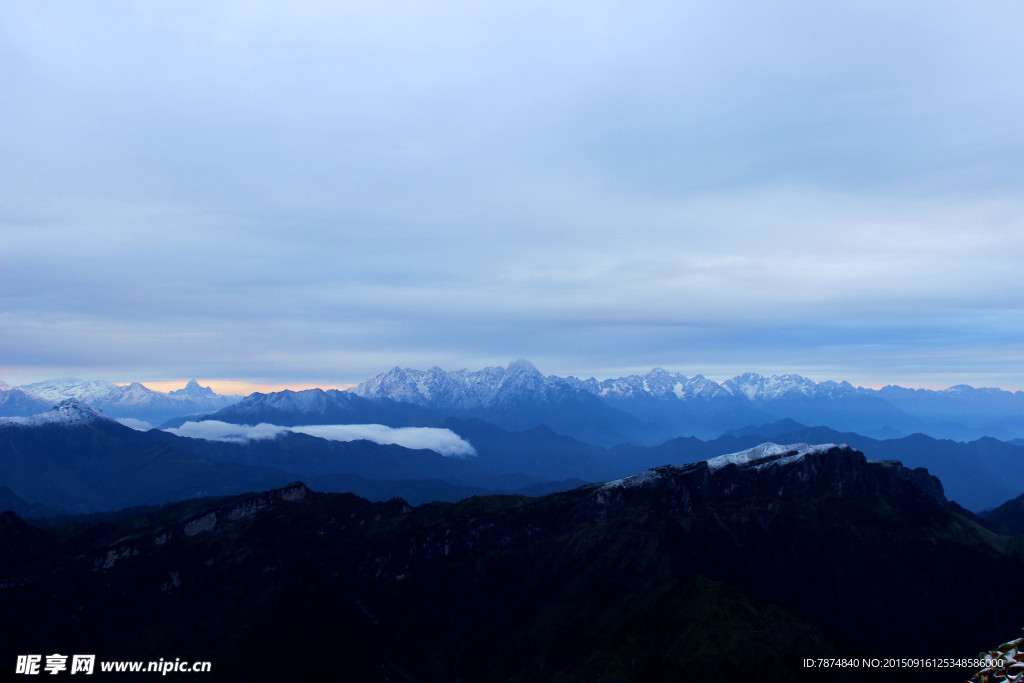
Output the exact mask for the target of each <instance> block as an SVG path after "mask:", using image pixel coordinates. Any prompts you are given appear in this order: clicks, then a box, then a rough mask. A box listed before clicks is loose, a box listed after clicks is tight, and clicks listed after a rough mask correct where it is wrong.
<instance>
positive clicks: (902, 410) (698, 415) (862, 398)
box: [351, 360, 1024, 445]
mask: <svg viewBox="0 0 1024 683" xmlns="http://www.w3.org/2000/svg"><path fill="white" fill-rule="evenodd" d="M351 392H352V393H354V394H356V395H358V396H362V397H364V398H368V399H389V400H392V401H396V402H400V403H408V404H413V405H417V406H419V407H421V408H424V409H426V410H433V411H438V412H447V413H449V414H457V415H460V416H472V417H479V418H481V419H485V420H490V421H493V422H495V423H497V424H501V425H502V426H504V427H506V428H512V429H522V428H526V427H529V426H536V424H547V425H548V426H549V427H551V428H552V429H555V431H558V432H561V433H565V434H572V435H573V436H576V437H577V438H583V439H584V440H590V441H591V442H593V443H601V444H602V445H611V443H613V439H614V437H613V436H612V434H614V433H618V434H619V435H621V436H626V437H629V440H634V441H635V442H645V443H656V442H657V441H659V440H664V438H665V437H666V435H670V436H681V435H693V436H698V437H701V438H708V437H715V436H718V435H719V434H721V433H723V432H725V431H727V430H729V429H738V428H742V427H746V426H748V425H751V424H762V423H767V422H771V421H774V420H778V419H782V418H791V419H794V420H797V421H799V422H802V423H805V424H824V425H828V426H829V427H832V428H833V429H837V430H841V431H856V432H859V433H862V434H867V435H869V436H877V437H887V436H900V435H906V434H911V433H913V432H925V433H928V434H930V435H932V436H935V437H939V438H955V439H975V438H979V437H981V436H993V437H996V438H1005V439H1012V438H1019V437H1020V436H1021V434H1024V392H1022V391H1017V392H1009V391H1003V390H1001V389H992V388H981V389H975V388H973V387H969V386H966V385H958V386H955V387H951V388H949V389H946V390H943V391H934V390H926V389H905V388H903V387H898V386H887V387H885V388H883V389H867V388H864V387H855V386H853V385H852V384H850V383H849V382H835V381H824V382H815V381H813V380H810V379H807V378H805V377H801V376H800V375H795V374H785V375H774V376H772V377H766V376H764V375H759V374H756V373H745V374H742V375H737V376H736V377H733V378H731V379H728V380H725V381H723V382H720V383H719V382H715V381H713V380H710V379H708V378H706V377H704V376H702V375H696V376H694V377H687V376H685V375H683V374H681V373H677V372H669V371H667V370H664V369H661V368H655V369H654V370H652V371H651V372H649V373H647V374H645V375H630V376H627V377H619V378H616V379H606V380H597V379H594V378H590V379H585V380H584V379H579V378H576V377H571V376H570V377H565V378H562V377H557V376H554V375H549V376H544V375H542V374H541V373H540V372H539V371H538V370H537V368H535V367H534V366H533V365H532V364H531V363H529V362H528V361H525V360H517V361H513V362H512V363H510V364H509V366H508V368H501V367H488V368H484V369H483V370H480V371H476V372H471V371H468V370H457V371H445V370H441V369H440V368H437V367H435V368H431V369H430V370H426V371H424V370H413V369H410V368H398V367H396V368H393V369H392V370H389V371H387V372H384V373H381V374H378V375H376V376H374V377H372V378H370V379H368V380H366V381H365V382H362V383H361V384H359V385H358V386H356V387H355V388H354V389H352V390H351ZM587 395H589V396H590V397H593V398H594V399H597V400H598V401H600V402H601V403H603V404H604V405H605V406H607V407H609V408H612V409H614V411H616V412H608V411H602V410H601V409H598V408H595V407H594V403H593V401H589V400H588V399H587ZM529 402H532V403H533V404H534V405H535V406H539V407H540V406H542V407H543V408H544V409H545V410H546V411H547V413H548V414H549V416H548V420H549V421H547V422H544V421H543V420H541V421H536V420H538V419H540V416H535V415H534V414H533V413H532V412H531V411H529V410H523V405H524V404H526V403H529ZM569 405H571V406H572V407H573V411H574V412H573V419H572V420H566V421H565V422H566V424H565V426H564V427H561V428H560V427H559V426H556V425H555V424H552V421H554V420H558V419H560V417H561V416H559V415H558V414H557V411H558V410H559V409H564V408H565V407H567V406H569ZM588 410H589V411H591V412H590V416H584V415H583V412H585V411H588ZM623 414H625V415H627V416H630V417H632V418H633V420H632V421H630V420H628V419H627V418H626V417H625V416H624V415H623ZM502 421H504V422H502ZM531 421H532V422H531ZM594 422H596V423H599V424H603V425H604V428H605V431H607V432H609V436H612V439H611V440H609V439H607V438H606V439H604V440H603V441H599V440H594V439H587V437H586V436H584V435H583V433H582V431H581V430H580V429H579V425H582V424H588V423H594Z"/></svg>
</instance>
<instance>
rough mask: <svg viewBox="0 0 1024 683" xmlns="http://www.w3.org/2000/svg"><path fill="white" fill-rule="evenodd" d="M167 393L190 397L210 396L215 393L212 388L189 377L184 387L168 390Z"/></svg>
mask: <svg viewBox="0 0 1024 683" xmlns="http://www.w3.org/2000/svg"><path fill="white" fill-rule="evenodd" d="M167 394H168V395H169V396H184V397H191V398H210V397H213V396H215V395H216V394H214V393H213V389H211V388H210V387H204V386H202V385H201V384H199V382H197V381H196V380H195V379H190V380H189V381H188V383H187V384H186V385H185V386H184V388H182V389H175V390H174V391H169V392H167Z"/></svg>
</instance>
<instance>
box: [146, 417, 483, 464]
mask: <svg viewBox="0 0 1024 683" xmlns="http://www.w3.org/2000/svg"><path fill="white" fill-rule="evenodd" d="M164 431H167V432H170V433H172V434H176V435H177V436H184V437H188V438H190V439H206V440H208V441H227V442H230V443H246V442H248V441H254V440H264V439H276V438H277V437H279V436H281V435H282V434H285V433H286V432H295V433H297V434H308V435H310V436H315V437H317V438H320V439H327V440H328V441H358V440H361V439H362V440H366V441H372V442H374V443H379V444H395V445H397V446H402V447H403V448H411V449H426V450H431V451H434V452H435V453H440V454H441V455H444V456H447V457H451V458H468V457H472V456H475V455H476V451H475V450H474V449H473V446H472V444H470V443H469V442H468V441H465V440H464V439H463V438H462V437H460V436H459V435H458V434H456V433H455V432H453V431H451V430H450V429H438V428H434V427H397V428H396V427H386V426H384V425H378V424H364V425H308V426H300V427H278V426H277V425H272V424H267V423H265V422H264V423H261V424H258V425H236V424H230V423H227V422H220V421H219V420H204V421H202V422H186V423H184V424H183V425H181V426H180V427H177V428H171V429H166V430H164Z"/></svg>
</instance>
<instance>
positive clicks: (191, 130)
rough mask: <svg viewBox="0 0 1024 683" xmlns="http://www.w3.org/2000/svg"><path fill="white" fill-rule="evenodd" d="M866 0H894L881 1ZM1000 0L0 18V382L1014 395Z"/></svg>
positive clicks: (1020, 246) (1017, 169)
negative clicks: (458, 378) (395, 370)
mask: <svg viewBox="0 0 1024 683" xmlns="http://www.w3.org/2000/svg"><path fill="white" fill-rule="evenodd" d="M894 5H895V6H894ZM1021 26H1024V6H1022V5H1021V4H1020V3H1019V2H986V3H982V4H974V5H966V4H963V3H953V2H904V3H895V4H893V3H883V2H834V3H818V2H806V3H804V2H787V3H763V2H715V3H699V4H698V3H678V2H672V3H643V2H641V3H635V2H634V3H624V2H587V3H582V2H580V3H572V2H565V3H557V4H553V3H533V2H528V1H527V2H515V3H512V2H508V3H504V2H490V3H478V2H472V3H471V2H466V3H445V2H441V3H432V4H429V6H428V5H426V4H424V3H414V2H380V3H372V4H371V3H329V2H316V3H313V2H299V3H290V4H288V5H287V6H286V5H285V4H284V3H270V2H252V1H247V2H223V3H208V2H189V1H187V0H186V1H184V2H177V3H138V2H96V3H76V2H46V1H42V2H40V1H32V2H21V1H18V0H8V1H7V2H5V3H3V5H2V6H0V93H2V96H0V193H2V194H0V202H2V203H0V299H2V301H0V331H2V337H0V363H2V366H0V378H3V379H5V380H7V381H8V382H12V383H18V382H27V381H33V380H38V379H42V378H45V377H53V376H64V375H78V376H85V377H95V378H102V379H108V380H111V381H129V380H143V381H146V380H161V379H174V378H186V377H190V376H198V377H206V378H231V379H240V380H249V381H254V382H315V383H323V384H344V383H349V382H357V381H359V380H361V379H363V378H365V377H367V376H370V375H372V374H375V373H376V372H379V371H382V370H386V369H388V368H390V367H392V366H394V365H401V366H412V367H429V366H432V365H439V366H441V367H443V368H446V369H457V368H462V367H468V368H473V369H475V368H479V367H483V366H485V365H497V364H504V363H506V362H507V361H509V360H511V359H513V358H518V357H526V358H529V359H531V360H532V361H533V362H534V363H535V364H536V365H537V366H538V367H539V368H540V369H541V370H542V371H543V372H546V373H552V374H561V375H564V374H575V375H579V376H590V375H596V376H599V377H607V376H618V375H621V374H626V373H630V372H636V371H645V370H648V369H650V368H651V367H653V366H662V367H666V368H669V369H673V370H679V371H682V372H686V373H688V374H695V373H697V372H702V373H704V374H705V375H708V376H710V377H713V378H716V379H725V378H727V377H729V376H732V375H734V374H738V373H739V372H743V371H748V370H751V371H758V372H763V373H766V374H768V373H773V372H798V373H801V374H804V375H807V376H809V377H813V378H815V379H833V378H834V379H848V380H850V381H853V382H855V383H859V384H865V385H872V386H875V385H882V384H886V383H900V384H903V385H907V386H929V387H939V388H941V387H945V386H950V385H952V384H957V383H960V382H964V383H969V384H974V385H988V386H1000V387H1004V388H1011V389H1024V296H1022V292H1024V269H1022V268H1021V263H1022V262H1024V75H1022V73H1024V72H1022V70H1021V67H1022V65H1024V47H1022V46H1021V41H1020V40H1019V32H1020V27H1021Z"/></svg>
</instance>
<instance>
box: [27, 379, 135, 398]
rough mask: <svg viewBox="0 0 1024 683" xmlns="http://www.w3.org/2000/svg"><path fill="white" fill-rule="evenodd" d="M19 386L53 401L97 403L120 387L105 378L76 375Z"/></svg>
mask: <svg viewBox="0 0 1024 683" xmlns="http://www.w3.org/2000/svg"><path fill="white" fill-rule="evenodd" d="M18 388H19V389H21V390H23V391H27V392H28V393H30V394H33V395H35V396H38V397H39V398H42V399H46V400H47V401H52V402H53V403H57V402H59V401H63V400H64V399H66V398H74V399H77V400H79V401H84V402H86V403H96V402H98V401H102V400H103V399H105V398H106V397H107V396H109V395H110V394H111V393H113V392H116V391H117V389H118V387H117V386H115V385H113V384H111V383H110V382H105V381H103V380H99V379H91V380H85V379H77V378H74V377H64V378H61V379H47V380H43V381H42V382H34V383H32V384H23V385H21V386H19V387H18Z"/></svg>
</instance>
